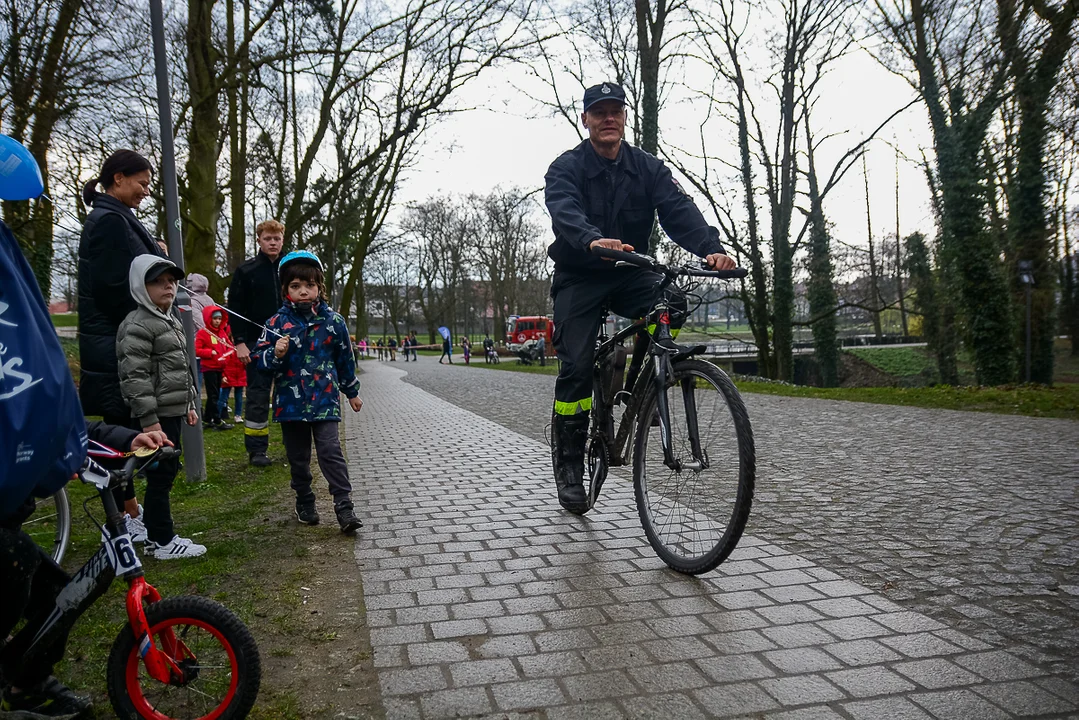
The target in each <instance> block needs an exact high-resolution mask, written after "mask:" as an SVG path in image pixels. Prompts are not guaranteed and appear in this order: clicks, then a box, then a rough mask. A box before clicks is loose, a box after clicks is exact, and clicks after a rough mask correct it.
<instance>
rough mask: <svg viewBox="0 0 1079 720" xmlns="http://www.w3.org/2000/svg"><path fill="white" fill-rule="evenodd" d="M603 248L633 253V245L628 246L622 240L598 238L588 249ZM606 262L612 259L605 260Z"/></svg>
mask: <svg viewBox="0 0 1079 720" xmlns="http://www.w3.org/2000/svg"><path fill="white" fill-rule="evenodd" d="M596 247H602V248H607V249H608V250H621V251H622V252H633V246H632V245H626V244H625V243H624V242H622V241H621V240H614V239H612V238H596V239H595V240H593V241H592V242H590V243H589V244H588V249H589V250H591V249H592V248H596ZM603 259H604V260H610V258H603Z"/></svg>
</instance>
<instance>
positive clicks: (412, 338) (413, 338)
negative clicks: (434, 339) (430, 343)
mask: <svg viewBox="0 0 1079 720" xmlns="http://www.w3.org/2000/svg"><path fill="white" fill-rule="evenodd" d="M408 337H409V344H410V345H411V346H412V362H417V361H418V358H417V357H416V347H417V346H418V345H419V344H420V341H419V340H417V339H416V331H415V330H413V331H412V332H410V333H409V334H408Z"/></svg>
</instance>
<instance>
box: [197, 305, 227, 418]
mask: <svg viewBox="0 0 1079 720" xmlns="http://www.w3.org/2000/svg"><path fill="white" fill-rule="evenodd" d="M202 319H203V321H204V322H205V323H206V327H204V328H202V329H201V330H199V331H198V332H197V333H196V334H195V355H196V356H197V357H198V359H199V360H200V361H201V366H202V384H203V387H205V388H206V409H205V410H204V412H203V414H202V426H203V427H206V428H213V429H215V430H231V429H232V428H233V427H234V426H233V424H232V423H227V422H225V421H224V420H222V419H221V415H220V413H219V412H218V401H219V400H220V394H221V375H222V373H223V372H224V370H225V361H226V358H225V354H226V353H228V352H230V351H231V353H232V354H233V355H235V354H236V351H235V349H234V348H233V347H232V343H231V342H229V334H228V323H227V322H226V320H225V310H224V308H222V307H220V306H218V305H207V306H206V307H204V308H203V309H202Z"/></svg>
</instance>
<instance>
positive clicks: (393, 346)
mask: <svg viewBox="0 0 1079 720" xmlns="http://www.w3.org/2000/svg"><path fill="white" fill-rule="evenodd" d="M390 360H391V361H393V362H397V338H396V337H391V338H390Z"/></svg>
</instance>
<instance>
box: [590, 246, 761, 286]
mask: <svg viewBox="0 0 1079 720" xmlns="http://www.w3.org/2000/svg"><path fill="white" fill-rule="evenodd" d="M591 252H592V254H593V255H598V256H599V257H602V258H607V259H609V260H616V261H618V262H624V263H627V264H629V265H636V266H637V267H643V268H649V269H650V270H655V271H657V272H661V273H663V274H665V275H672V276H673V275H690V276H692V277H714V278H719V279H721V280H735V279H738V278H744V277H745V276H746V275H748V274H749V271H748V270H747V269H746V268H732V269H730V270H706V269H701V270H697V269H696V268H690V267H681V268H672V267H670V266H668V265H664V264H663V263H661V262H659V261H658V260H656V259H655V258H654V257H650V256H648V255H643V254H641V253H631V252H623V251H621V250H611V249H610V248H605V247H602V246H599V245H597V246H596V247H594V248H592V250H591ZM701 264H702V265H703V264H704V261H703V260H702V261H701Z"/></svg>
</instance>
